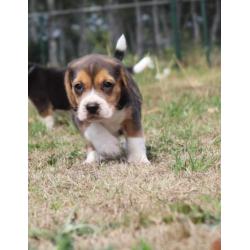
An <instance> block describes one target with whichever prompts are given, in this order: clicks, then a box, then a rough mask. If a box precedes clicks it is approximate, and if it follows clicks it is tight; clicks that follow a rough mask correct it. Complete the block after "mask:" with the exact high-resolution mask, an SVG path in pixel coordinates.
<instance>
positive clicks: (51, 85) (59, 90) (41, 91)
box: [28, 35, 151, 129]
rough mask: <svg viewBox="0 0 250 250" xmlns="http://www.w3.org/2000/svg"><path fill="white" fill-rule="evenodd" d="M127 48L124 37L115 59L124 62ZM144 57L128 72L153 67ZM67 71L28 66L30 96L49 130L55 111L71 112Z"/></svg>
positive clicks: (138, 71) (118, 45)
mask: <svg viewBox="0 0 250 250" xmlns="http://www.w3.org/2000/svg"><path fill="white" fill-rule="evenodd" d="M126 48H127V44H126V39H125V37H124V35H122V36H121V37H120V38H119V39H118V41H117V44H116V49H115V53H114V57H115V58H117V59H119V60H122V59H123V57H124V54H125V50H126ZM145 58H147V57H144V58H143V59H142V60H140V61H139V62H138V63H137V64H136V65H134V66H133V67H127V69H128V71H129V72H131V73H132V74H133V73H140V72H142V71H143V70H144V69H145V68H147V67H151V62H150V60H151V59H150V60H148V59H146V60H145ZM64 74H65V69H57V68H52V67H51V68H48V67H43V66H40V65H38V64H34V63H29V64H28V95H29V99H30V100H31V101H32V103H33V104H34V105H35V107H36V109H37V111H38V113H39V115H40V117H41V120H42V122H43V123H44V124H45V125H46V127H47V128H48V129H51V128H53V126H54V116H53V112H54V110H58V109H59V110H70V104H69V101H68V98H67V95H66V92H65V88H64Z"/></svg>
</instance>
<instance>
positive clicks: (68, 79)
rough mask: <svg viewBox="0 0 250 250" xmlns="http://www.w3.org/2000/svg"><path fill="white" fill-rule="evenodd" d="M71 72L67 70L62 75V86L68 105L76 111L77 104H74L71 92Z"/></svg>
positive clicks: (74, 99) (74, 100)
mask: <svg viewBox="0 0 250 250" xmlns="http://www.w3.org/2000/svg"><path fill="white" fill-rule="evenodd" d="M72 73H73V72H72V70H71V69H67V70H66V72H65V75H64V86H65V90H66V94H67V97H68V100H69V103H70V105H71V107H72V108H73V109H74V110H76V109H77V102H76V98H75V96H74V93H73V91H72V75H73V74H72Z"/></svg>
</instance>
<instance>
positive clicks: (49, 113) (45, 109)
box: [31, 97, 54, 130]
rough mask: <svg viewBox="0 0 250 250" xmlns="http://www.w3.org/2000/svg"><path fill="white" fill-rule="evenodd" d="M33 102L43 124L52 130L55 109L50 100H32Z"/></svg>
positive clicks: (43, 98) (41, 98)
mask: <svg viewBox="0 0 250 250" xmlns="http://www.w3.org/2000/svg"><path fill="white" fill-rule="evenodd" d="M31 101H32V102H33V104H34V105H35V107H36V109H37V111H38V113H39V115H40V118H41V121H42V123H43V124H44V125H45V126H46V127H47V129H49V130H50V129H52V128H53V126H54V116H53V107H52V104H51V103H50V101H49V99H48V98H46V97H39V98H31Z"/></svg>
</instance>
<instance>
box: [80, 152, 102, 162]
mask: <svg viewBox="0 0 250 250" xmlns="http://www.w3.org/2000/svg"><path fill="white" fill-rule="evenodd" d="M99 158H100V157H99V155H98V154H97V152H96V151H90V152H88V154H87V158H86V160H85V161H83V165H96V164H98V163H99V161H100V159H99Z"/></svg>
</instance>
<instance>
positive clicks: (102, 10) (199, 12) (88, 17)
mask: <svg viewBox="0 0 250 250" xmlns="http://www.w3.org/2000/svg"><path fill="white" fill-rule="evenodd" d="M220 5H221V3H220V0H129V1H125V0H106V1H104V0H91V1H90V0H74V1H72V0H29V15H28V18H29V61H30V62H36V63H41V64H44V65H49V66H65V65H66V64H67V63H68V62H69V61H70V60H72V59H73V58H77V57H80V56H83V55H85V54H88V53H93V52H95V53H108V54H110V53H111V51H113V49H114V47H115V43H116V40H117V39H118V38H119V36H120V35H121V34H122V33H124V34H125V36H126V39H127V43H128V51H129V53H130V54H132V55H133V56H137V58H140V57H142V56H143V55H144V54H145V53H150V54H154V55H157V56H158V57H163V58H164V57H165V56H167V55H168V54H173V55H175V56H176V58H178V59H179V60H180V61H181V60H183V59H185V55H186V54H188V52H190V51H195V50H197V49H198V50H199V51H201V53H202V55H204V58H205V59H206V62H207V64H209V65H211V64H212V62H211V52H212V51H214V50H216V51H219V49H220V42H221V41H220V32H221V30H220V20H221V19H220Z"/></svg>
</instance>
